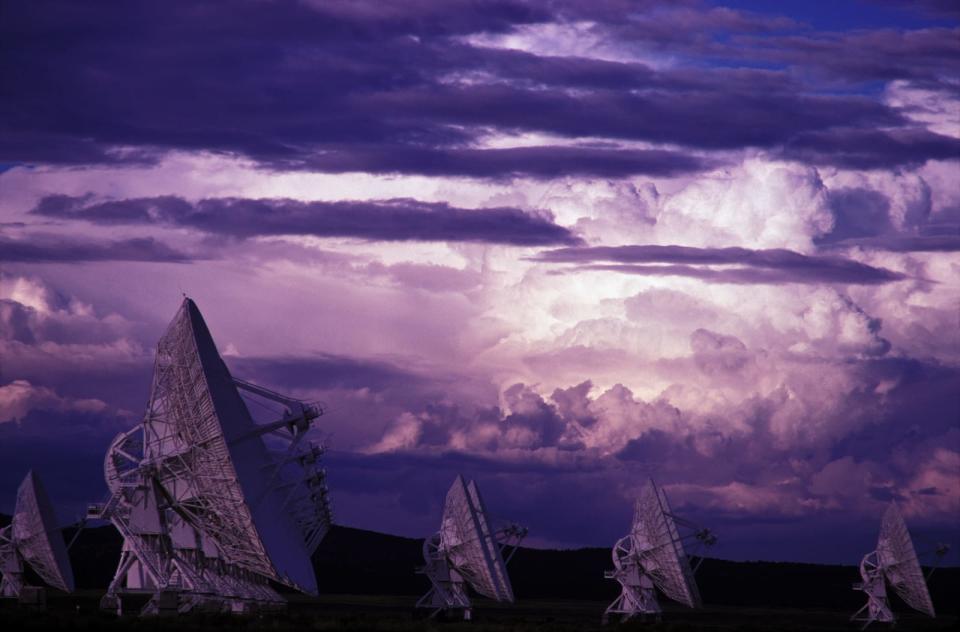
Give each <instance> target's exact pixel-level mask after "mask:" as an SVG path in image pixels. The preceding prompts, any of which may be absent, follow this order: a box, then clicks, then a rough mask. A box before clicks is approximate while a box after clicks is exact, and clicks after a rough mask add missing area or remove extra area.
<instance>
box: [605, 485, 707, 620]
mask: <svg viewBox="0 0 960 632" xmlns="http://www.w3.org/2000/svg"><path fill="white" fill-rule="evenodd" d="M678 525H679V526H680V527H684V528H685V529H686V530H689V531H690V533H689V534H688V535H685V536H681V535H680V532H679V531H678ZM691 539H693V540H695V541H696V542H697V543H698V546H712V545H713V544H714V543H716V541H717V538H716V536H714V535H713V534H712V533H711V532H710V531H709V530H708V529H704V528H701V527H698V526H697V525H695V524H693V523H691V522H690V521H688V520H684V519H683V518H679V517H677V516H675V515H674V514H673V513H672V512H671V510H670V503H669V502H667V496H666V494H665V493H664V492H663V490H662V489H660V488H659V487H658V486H657V484H656V483H654V482H653V480H650V481H648V482H647V484H646V485H645V486H644V488H643V490H642V491H641V492H640V497H639V498H637V502H636V505H635V509H634V516H633V526H632V527H631V529H630V533H629V534H627V535H626V536H624V537H622V538H620V539H619V540H618V541H617V543H616V544H615V545H614V547H613V565H614V570H612V571H607V572H606V573H605V574H604V576H605V577H606V578H607V579H616V580H617V581H618V582H620V586H621V589H622V590H621V592H620V596H619V597H617V598H616V600H614V602H613V603H611V604H610V606H609V607H607V610H606V612H605V613H604V615H603V621H604V623H606V622H607V621H609V619H610V615H612V614H616V615H620V617H621V621H626V620H627V619H630V618H631V617H633V616H635V615H637V614H643V615H646V614H652V615H656V616H659V613H660V604H659V602H658V601H657V592H656V591H657V589H659V590H660V591H661V592H662V593H663V594H664V595H666V596H667V597H668V598H669V599H672V600H673V601H676V602H679V603H682V604H684V605H686V606H688V607H690V608H699V607H700V605H701V601H700V592H699V591H698V590H697V583H696V581H695V580H694V573H695V572H696V570H697V568H698V567H699V565H700V563H699V562H698V563H697V565H696V566H691V565H690V558H689V557H688V556H687V554H686V553H685V552H684V547H683V542H684V541H685V540H691ZM702 561H703V558H702V557H701V558H700V562H702Z"/></svg>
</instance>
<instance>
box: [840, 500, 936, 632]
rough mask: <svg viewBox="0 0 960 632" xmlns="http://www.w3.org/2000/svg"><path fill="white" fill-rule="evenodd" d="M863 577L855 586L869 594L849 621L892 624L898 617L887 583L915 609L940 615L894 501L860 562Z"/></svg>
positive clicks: (865, 623) (928, 613)
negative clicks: (876, 536) (864, 602)
mask: <svg viewBox="0 0 960 632" xmlns="http://www.w3.org/2000/svg"><path fill="white" fill-rule="evenodd" d="M938 551H939V549H938ZM945 552H946V551H945V550H944V553H945ZM860 576H861V577H862V578H863V581H862V582H858V583H856V584H854V585H853V588H854V590H862V591H863V592H864V593H866V595H867V603H866V604H865V605H864V606H863V607H862V608H860V609H859V610H857V612H856V613H854V615H853V616H852V617H851V618H850V620H851V621H863V627H864V628H866V627H867V626H868V625H870V624H871V623H873V622H874V621H879V622H883V623H893V622H894V621H895V620H896V617H895V616H894V615H893V610H891V609H890V602H889V600H888V599H887V584H890V587H891V588H893V591H894V592H895V593H897V595H898V596H899V597H900V598H901V599H903V601H904V602H905V603H906V604H907V605H908V606H910V607H911V608H913V609H914V610H919V611H920V612H922V613H924V614H926V615H929V616H931V617H936V616H937V615H936V612H935V611H934V609H933V600H931V599H930V591H929V590H927V581H926V578H925V577H924V576H923V570H922V569H921V568H920V561H919V559H917V552H916V549H914V547H913V540H911V538H910V532H909V531H907V524H906V523H905V522H904V520H903V514H901V513H900V508H899V507H898V506H897V504H896V503H895V502H891V503H890V506H889V507H887V510H886V511H885V512H884V514H883V521H882V522H881V525H880V537H879V539H878V540H877V548H876V550H874V551H871V552H870V553H867V554H866V555H864V556H863V560H862V561H861V562H860Z"/></svg>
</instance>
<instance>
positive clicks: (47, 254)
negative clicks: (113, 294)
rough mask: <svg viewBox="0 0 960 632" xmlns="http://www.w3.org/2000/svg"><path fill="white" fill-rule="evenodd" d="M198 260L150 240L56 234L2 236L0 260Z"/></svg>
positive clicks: (55, 261) (41, 261)
mask: <svg viewBox="0 0 960 632" xmlns="http://www.w3.org/2000/svg"><path fill="white" fill-rule="evenodd" d="M194 259H195V257H193V256H191V255H187V254H185V253H183V252H180V251H178V250H175V249H173V248H171V247H170V246H168V245H166V244H165V243H163V242H160V241H157V240H156V239H153V238H151V237H146V238H138V239H122V240H117V241H91V240H87V239H80V240H78V239H73V238H70V237H63V236H55V235H30V236H29V238H28V239H8V238H6V237H3V236H0V261H6V262H11V263H12V262H18V263H65V262H78V263H79V262H89V261H152V262H158V263H185V262H188V261H193V260H194Z"/></svg>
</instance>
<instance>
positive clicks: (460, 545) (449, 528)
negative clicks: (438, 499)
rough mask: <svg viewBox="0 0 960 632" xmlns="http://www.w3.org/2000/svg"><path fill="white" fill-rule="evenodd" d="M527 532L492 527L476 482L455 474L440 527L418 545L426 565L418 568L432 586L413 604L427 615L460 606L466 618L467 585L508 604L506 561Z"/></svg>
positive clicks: (510, 599) (468, 605) (468, 609)
mask: <svg viewBox="0 0 960 632" xmlns="http://www.w3.org/2000/svg"><path fill="white" fill-rule="evenodd" d="M526 535H527V530H526V529H524V528H523V527H520V526H517V525H515V524H508V525H507V526H505V527H503V528H501V529H499V530H497V531H494V530H493V528H492V527H491V526H490V520H489V517H488V515H487V509H486V505H484V502H483V498H481V496H480V490H479V489H477V484H476V483H475V482H473V481H470V482H469V483H466V482H465V481H464V480H463V477H462V476H459V475H458V476H457V478H456V479H454V481H453V485H451V486H450V490H449V491H448V492H447V498H446V502H445V503H444V508H443V520H442V522H441V524H440V531H438V532H437V533H436V534H435V535H433V536H432V537H430V538H427V539H426V540H425V541H424V543H423V558H424V561H425V562H426V565H425V566H424V567H423V568H421V569H419V570H418V572H420V573H422V574H424V575H426V576H427V578H428V579H429V580H430V584H431V588H430V591H429V592H427V594H426V595H424V596H423V597H421V598H420V600H419V601H418V602H417V607H418V608H432V609H433V612H432V613H431V615H430V616H435V615H436V614H437V613H439V612H441V611H445V610H455V609H460V610H463V618H464V619H467V620H469V619H470V617H471V614H472V604H471V602H470V598H469V596H468V595H467V589H466V587H467V585H469V586H470V587H472V588H473V590H475V591H476V592H477V593H479V594H481V595H483V596H485V597H489V598H490V599H494V600H496V601H505V602H510V603H513V601H514V597H513V588H512V586H511V585H510V576H509V575H508V574H507V562H509V561H510V558H511V557H513V554H514V552H516V550H517V547H518V546H519V545H520V542H521V541H522V540H523V538H524V537H525V536H526ZM508 549H509V551H508ZM505 551H508V552H507V555H506V556H504V552H505Z"/></svg>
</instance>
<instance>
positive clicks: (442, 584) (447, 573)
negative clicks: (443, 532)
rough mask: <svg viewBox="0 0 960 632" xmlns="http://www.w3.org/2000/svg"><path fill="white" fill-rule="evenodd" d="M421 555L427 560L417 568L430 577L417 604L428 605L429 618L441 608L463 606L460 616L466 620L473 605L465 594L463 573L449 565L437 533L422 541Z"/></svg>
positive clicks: (459, 607) (458, 607) (465, 587)
mask: <svg viewBox="0 0 960 632" xmlns="http://www.w3.org/2000/svg"><path fill="white" fill-rule="evenodd" d="M423 558H424V561H425V562H426V564H425V565H424V566H423V567H421V568H419V569H417V572H418V573H421V574H423V575H426V576H427V579H429V580H430V590H429V591H428V592H427V594H425V595H424V596H423V597H421V598H420V599H419V600H418V601H417V606H416V607H417V608H431V609H432V610H433V612H431V613H430V617H431V618H432V617H435V616H437V614H439V613H440V612H441V611H447V610H463V618H464V619H466V620H469V619H470V618H471V614H472V608H471V604H470V598H469V597H468V596H467V585H466V583H465V582H464V581H463V576H462V575H460V573H458V572H457V571H455V570H453V569H452V568H450V564H449V563H448V562H447V558H446V556H445V555H444V554H443V552H442V551H441V549H440V534H439V533H437V534H435V535H434V536H433V537H430V538H427V539H426V540H425V541H424V543H423Z"/></svg>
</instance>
